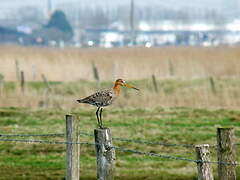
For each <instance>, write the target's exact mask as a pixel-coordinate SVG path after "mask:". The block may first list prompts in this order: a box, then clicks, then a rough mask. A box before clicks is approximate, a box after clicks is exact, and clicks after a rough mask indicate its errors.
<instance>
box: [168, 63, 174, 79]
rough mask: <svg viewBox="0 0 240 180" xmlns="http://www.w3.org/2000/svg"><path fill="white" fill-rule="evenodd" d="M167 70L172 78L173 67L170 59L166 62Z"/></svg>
mask: <svg viewBox="0 0 240 180" xmlns="http://www.w3.org/2000/svg"><path fill="white" fill-rule="evenodd" d="M168 70H169V75H170V76H174V67H173V63H172V61H171V60H170V59H169V60H168Z"/></svg>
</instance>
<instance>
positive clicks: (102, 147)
mask: <svg viewBox="0 0 240 180" xmlns="http://www.w3.org/2000/svg"><path fill="white" fill-rule="evenodd" d="M94 135H95V144H96V155H97V179H98V180H113V179H114V163H115V159H116V158H115V149H114V148H112V135H111V131H110V129H109V128H104V129H95V130H94Z"/></svg>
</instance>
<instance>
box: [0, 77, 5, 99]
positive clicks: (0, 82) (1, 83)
mask: <svg viewBox="0 0 240 180" xmlns="http://www.w3.org/2000/svg"><path fill="white" fill-rule="evenodd" d="M3 86H4V75H2V74H0V96H1V95H2V93H3Z"/></svg>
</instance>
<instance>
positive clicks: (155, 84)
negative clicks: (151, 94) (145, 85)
mask: <svg viewBox="0 0 240 180" xmlns="http://www.w3.org/2000/svg"><path fill="white" fill-rule="evenodd" d="M152 82H153V87H154V90H155V92H156V93H158V86H157V81H156V77H155V75H154V74H153V75H152Z"/></svg>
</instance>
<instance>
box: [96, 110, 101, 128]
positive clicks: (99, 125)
mask: <svg viewBox="0 0 240 180" xmlns="http://www.w3.org/2000/svg"><path fill="white" fill-rule="evenodd" d="M99 109H100V107H98V108H97V111H96V116H97V121H98V127H100V128H101V124H100V120H99V116H98V111H99Z"/></svg>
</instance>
